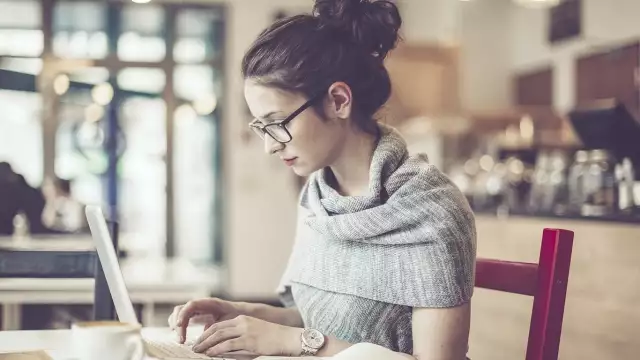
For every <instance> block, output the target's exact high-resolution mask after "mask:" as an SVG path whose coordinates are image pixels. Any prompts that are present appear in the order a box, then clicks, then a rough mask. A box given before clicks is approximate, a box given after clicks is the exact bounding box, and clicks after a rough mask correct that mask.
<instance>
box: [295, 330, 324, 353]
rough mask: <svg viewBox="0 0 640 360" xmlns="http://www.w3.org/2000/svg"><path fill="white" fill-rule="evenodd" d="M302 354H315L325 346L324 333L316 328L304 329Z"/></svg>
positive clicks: (301, 336)
mask: <svg viewBox="0 0 640 360" xmlns="http://www.w3.org/2000/svg"><path fill="white" fill-rule="evenodd" d="M300 340H301V342H302V354H301V355H302V356H314V355H315V354H317V353H318V351H320V349H322V347H323V346H324V335H322V333H321V332H320V331H318V330H316V329H304V331H303V332H302V334H301V335H300Z"/></svg>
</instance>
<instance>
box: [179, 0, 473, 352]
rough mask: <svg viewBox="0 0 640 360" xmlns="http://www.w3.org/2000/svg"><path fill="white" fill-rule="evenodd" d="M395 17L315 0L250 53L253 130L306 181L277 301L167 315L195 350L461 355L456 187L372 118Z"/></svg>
mask: <svg viewBox="0 0 640 360" xmlns="http://www.w3.org/2000/svg"><path fill="white" fill-rule="evenodd" d="M400 25H401V19H400V15H399V12H398V9H397V8H396V6H395V5H394V4H393V3H391V2H388V1H375V2H373V1H365V0H316V4H315V7H314V11H313V15H298V16H293V17H290V18H286V19H283V20H280V21H278V22H276V23H275V24H274V25H272V26H271V27H269V28H268V29H266V30H265V31H264V32H263V33H262V34H261V35H260V36H259V37H258V39H257V40H256V41H255V43H254V44H253V45H252V47H251V48H250V49H249V50H248V52H247V53H246V55H245V58H244V60H243V64H242V70H243V74H244V78H245V97H246V100H247V103H248V105H249V108H250V110H251V112H252V114H253V115H254V116H255V120H253V121H252V122H251V123H250V124H249V126H250V127H251V128H252V129H253V130H254V131H255V132H256V133H257V134H258V135H259V136H260V137H261V138H262V139H263V141H264V145H265V151H266V152H267V153H268V154H271V155H274V156H277V157H279V158H280V159H282V161H283V162H284V163H285V164H286V165H287V166H289V167H291V168H292V170H293V171H294V172H295V173H296V174H298V175H302V176H309V180H308V182H307V184H306V185H305V187H304V188H303V190H302V193H301V196H300V206H299V221H298V229H297V235H296V242H295V246H294V249H293V252H292V254H291V258H290V261H289V264H288V267H287V270H286V272H285V274H284V276H283V279H282V283H281V287H280V290H281V295H282V297H283V300H284V302H285V305H286V307H285V308H275V307H270V306H266V305H258V304H247V303H236V302H228V301H223V300H220V299H202V300H195V301H192V302H189V303H187V304H186V305H184V306H179V307H177V308H176V309H175V311H174V313H173V314H172V315H171V317H170V319H169V324H170V326H171V327H173V328H174V329H176V330H177V331H178V333H179V336H180V341H184V339H185V331H186V330H185V329H186V326H187V325H188V322H189V319H190V318H192V317H194V316H196V315H208V316H209V322H210V324H211V323H212V324H213V325H211V326H209V325H207V326H208V327H207V329H206V331H205V332H204V333H203V334H202V336H201V337H200V338H199V339H198V341H197V342H196V344H195V345H194V351H196V352H204V353H206V354H207V355H213V356H215V355H218V354H222V353H225V352H229V351H236V350H246V351H249V352H252V353H257V354H261V355H293V356H298V355H315V356H332V355H335V354H337V353H338V352H341V351H342V350H344V349H346V348H348V347H350V346H351V345H353V344H356V343H365V342H366V343H374V344H377V345H381V346H384V347H386V348H388V349H391V350H393V351H396V352H399V353H402V354H406V355H407V356H408V357H410V355H412V356H413V357H415V358H417V359H421V360H426V359H429V360H431V359H456V360H461V359H464V358H465V354H466V351H467V340H468V332H469V322H470V319H469V317H470V308H469V302H470V299H471V295H472V292H473V269H474V262H475V225H474V219H473V215H472V213H471V211H470V209H469V207H468V204H467V203H466V201H465V200H464V197H463V196H462V195H461V193H460V192H459V191H458V190H457V189H456V188H455V187H454V186H453V185H452V183H451V182H450V181H449V180H448V179H447V178H446V177H445V176H444V175H443V174H442V173H440V172H439V171H438V170H437V169H436V168H434V167H433V166H431V165H429V164H428V162H427V160H426V159H425V157H424V156H414V157H410V156H409V155H408V154H407V148H406V144H405V142H404V141H403V139H402V138H401V137H400V136H399V135H398V133H397V132H396V131H395V130H393V129H391V128H389V127H386V126H383V125H379V124H377V123H376V122H375V121H374V120H373V119H374V114H375V113H376V112H377V111H378V110H379V109H380V108H381V107H382V106H383V104H384V103H385V102H386V101H387V100H388V98H389V96H390V92H391V84H390V80H389V75H388V73H387V71H386V69H385V67H384V65H383V60H384V59H385V57H386V55H387V53H388V52H389V51H390V50H391V49H392V48H394V46H395V44H396V42H397V40H398V30H399V28H400Z"/></svg>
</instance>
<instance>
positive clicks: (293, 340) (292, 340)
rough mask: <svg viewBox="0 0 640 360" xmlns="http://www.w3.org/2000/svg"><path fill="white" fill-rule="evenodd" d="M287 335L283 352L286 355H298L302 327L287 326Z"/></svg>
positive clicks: (300, 351) (300, 353)
mask: <svg viewBox="0 0 640 360" xmlns="http://www.w3.org/2000/svg"><path fill="white" fill-rule="evenodd" d="M287 330H288V331H287V333H288V335H287V336H286V337H285V339H287V345H286V350H285V354H286V355H287V356H294V357H298V356H301V355H302V340H301V339H302V333H303V332H304V329H301V328H293V327H287Z"/></svg>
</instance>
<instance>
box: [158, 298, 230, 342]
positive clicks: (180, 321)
mask: <svg viewBox="0 0 640 360" xmlns="http://www.w3.org/2000/svg"><path fill="white" fill-rule="evenodd" d="M241 313H242V310H241V309H240V306H239V305H238V304H237V303H233V302H230V301H225V300H220V299H216V298H206V299H198V300H192V301H189V302H188V303H186V304H184V305H179V306H176V307H175V308H174V309H173V313H171V316H169V320H168V322H169V327H170V328H171V330H173V331H176V332H177V335H178V342H179V343H181V344H183V343H184V342H185V340H186V338H187V327H188V326H189V322H190V321H191V320H194V321H197V322H204V323H205V327H204V328H205V330H206V329H208V328H209V327H210V326H211V325H213V324H215V323H217V322H220V321H225V320H229V319H233V318H235V317H237V316H238V315H240V314H241Z"/></svg>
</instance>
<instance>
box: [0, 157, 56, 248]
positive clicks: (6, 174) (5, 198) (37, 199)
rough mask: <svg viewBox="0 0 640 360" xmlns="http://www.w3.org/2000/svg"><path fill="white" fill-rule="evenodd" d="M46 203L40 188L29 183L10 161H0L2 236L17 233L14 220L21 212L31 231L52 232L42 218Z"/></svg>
mask: <svg viewBox="0 0 640 360" xmlns="http://www.w3.org/2000/svg"><path fill="white" fill-rule="evenodd" d="M44 204H45V201H44V197H43V196H42V194H41V193H40V190H38V189H36V188H34V187H32V186H31V185H29V184H28V183H27V181H26V179H25V178H24V176H22V175H20V174H18V173H16V172H15V171H14V170H13V168H12V167H11V165H10V164H9V163H7V162H0V236H9V235H13V234H14V233H15V230H16V229H15V226H14V220H15V219H16V216H18V215H21V214H22V215H24V217H25V220H26V221H27V225H26V226H28V232H29V233H31V234H43V233H48V232H50V231H49V229H47V227H46V226H45V225H44V224H43V223H42V220H41V217H42V211H43V209H44Z"/></svg>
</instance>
